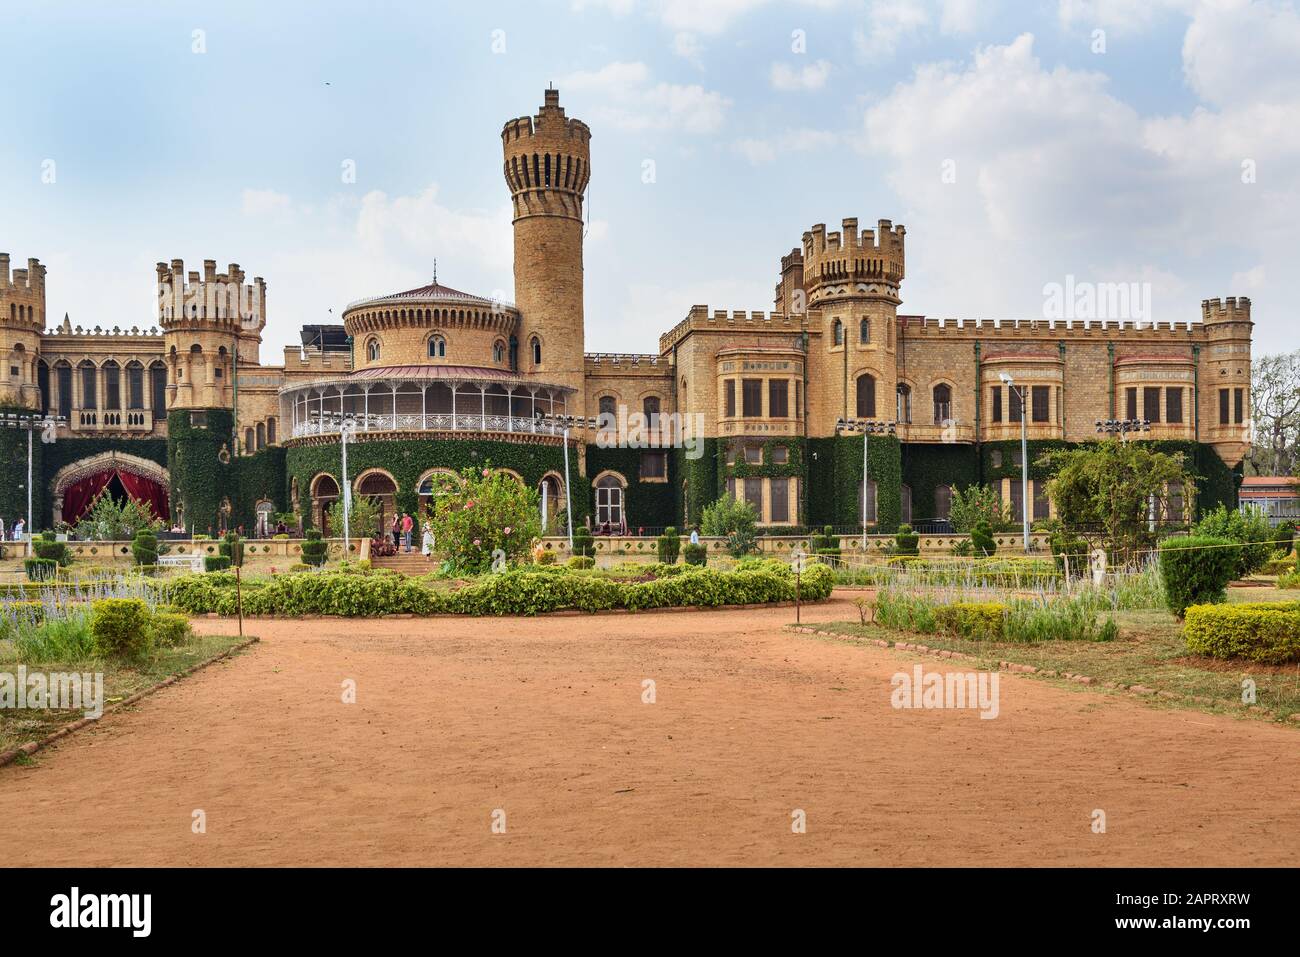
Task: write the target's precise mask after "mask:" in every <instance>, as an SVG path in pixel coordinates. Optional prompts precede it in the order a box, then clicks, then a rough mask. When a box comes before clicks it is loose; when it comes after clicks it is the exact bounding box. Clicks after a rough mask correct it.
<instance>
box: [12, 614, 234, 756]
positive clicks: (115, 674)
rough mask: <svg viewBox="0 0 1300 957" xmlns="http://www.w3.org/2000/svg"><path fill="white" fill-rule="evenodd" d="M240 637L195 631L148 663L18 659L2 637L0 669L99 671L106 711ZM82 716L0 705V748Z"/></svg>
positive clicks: (42, 734) (37, 737) (34, 737)
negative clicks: (179, 644)
mask: <svg viewBox="0 0 1300 957" xmlns="http://www.w3.org/2000/svg"><path fill="white" fill-rule="evenodd" d="M242 640H244V639H241V638H239V637H237V636H233V635H215V636H214V635H195V636H194V637H193V638H191V639H190V640H189V641H187V642H186V643H185V644H184V645H181V646H180V647H177V648H167V649H163V650H162V651H160V652H159V653H158V656H157V657H156V658H155V659H154V660H153V661H152V662H150V663H149V664H147V665H142V666H140V667H132V666H128V665H125V664H122V663H120V662H114V661H102V660H98V659H90V660H86V661H75V662H68V661H60V662H54V663H42V662H31V661H25V662H20V661H18V660H17V658H16V656H15V655H14V649H13V644H12V642H8V641H0V672H7V673H9V674H14V675H16V674H17V672H18V666H19V665H20V664H22V665H25V666H26V668H27V673H28V674H31V673H32V672H37V671H40V672H74V671H75V672H79V673H85V672H89V673H92V674H93V673H95V672H103V674H104V710H105V711H107V710H108V709H109V708H111V707H112V706H113V705H114V704H116V703H117V702H119V701H121V700H122V699H123V698H127V697H129V696H131V695H133V694H135V693H136V692H137V691H143V690H144V689H146V688H148V687H151V686H152V685H156V684H157V683H158V682H160V681H162V680H163V679H164V678H168V677H170V676H171V675H174V674H177V673H178V672H181V671H184V670H185V669H186V668H189V667H191V666H193V665H196V664H199V663H200V662H203V661H207V660H208V659H209V658H213V657H216V656H217V655H219V654H221V653H222V652H225V651H227V650H229V649H230V648H231V647H233V646H234V645H237V644H239V642H240V641H242ZM83 716H84V715H83V712H80V711H38V710H34V709H30V708H29V709H24V710H21V711H19V710H16V709H10V708H0V751H8V750H9V749H11V748H15V747H18V746H19V745H23V744H26V743H27V742H29V741H39V740H40V739H41V738H44V737H45V736H46V735H48V734H51V733H53V732H55V731H57V730H58V729H59V728H60V727H61V726H63V725H65V724H68V723H70V722H73V721H76V720H77V719H78V718H81V717H83ZM0 773H3V772H0Z"/></svg>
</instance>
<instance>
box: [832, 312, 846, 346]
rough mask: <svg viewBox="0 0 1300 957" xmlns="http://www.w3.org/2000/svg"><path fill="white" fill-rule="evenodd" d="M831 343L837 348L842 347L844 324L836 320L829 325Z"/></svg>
mask: <svg viewBox="0 0 1300 957" xmlns="http://www.w3.org/2000/svg"><path fill="white" fill-rule="evenodd" d="M831 341H832V342H834V344H835V345H837V346H842V345H844V323H842V322H840V321H839V320H838V319H836V320H835V321H834V322H832V323H831Z"/></svg>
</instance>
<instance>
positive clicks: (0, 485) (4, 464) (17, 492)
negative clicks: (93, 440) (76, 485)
mask: <svg viewBox="0 0 1300 957" xmlns="http://www.w3.org/2000/svg"><path fill="white" fill-rule="evenodd" d="M0 412H16V413H18V414H19V415H31V414H32V410H31V409H24V408H21V407H18V406H0ZM44 454H45V449H44V447H43V446H42V444H41V435H40V433H39V432H37V433H36V434H34V435H33V436H32V477H33V482H32V484H33V485H34V486H35V488H33V489H32V518H33V520H35V521H36V522H37V524H39V523H40V515H41V509H42V508H44V507H45V505H44V500H45V498H46V495H45V489H46V488H47V485H46V483H45V482H42V481H41V476H42V475H44V469H43V464H42V458H43V456H44ZM0 475H3V481H0V518H3V519H4V525H5V534H6V535H7V534H9V531H10V529H12V528H13V524H14V521H15V520H17V519H19V518H21V519H23V520H24V521H26V520H27V430H26V429H8V428H0Z"/></svg>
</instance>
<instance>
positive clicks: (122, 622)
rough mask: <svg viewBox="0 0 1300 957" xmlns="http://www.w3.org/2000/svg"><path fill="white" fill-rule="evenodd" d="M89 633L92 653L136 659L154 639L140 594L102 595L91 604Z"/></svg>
mask: <svg viewBox="0 0 1300 957" xmlns="http://www.w3.org/2000/svg"><path fill="white" fill-rule="evenodd" d="M91 612H92V618H91V622H90V635H91V639H92V640H93V641H94V647H95V653H96V654H98V655H104V656H106V657H113V658H130V659H139V658H142V657H144V656H145V655H147V654H148V653H149V650H150V648H151V647H152V642H153V629H152V627H151V625H150V617H151V616H150V614H149V606H148V605H146V604H145V603H144V602H143V601H142V600H141V599H139V598H101V599H100V600H99V601H96V602H94V603H92V604H91Z"/></svg>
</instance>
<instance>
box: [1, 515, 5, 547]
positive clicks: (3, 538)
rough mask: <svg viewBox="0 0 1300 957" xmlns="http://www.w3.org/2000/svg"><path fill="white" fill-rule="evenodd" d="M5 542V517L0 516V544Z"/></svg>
mask: <svg viewBox="0 0 1300 957" xmlns="http://www.w3.org/2000/svg"><path fill="white" fill-rule="evenodd" d="M4 540H5V517H4V516H3V515H0V542H3V541H4Z"/></svg>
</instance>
